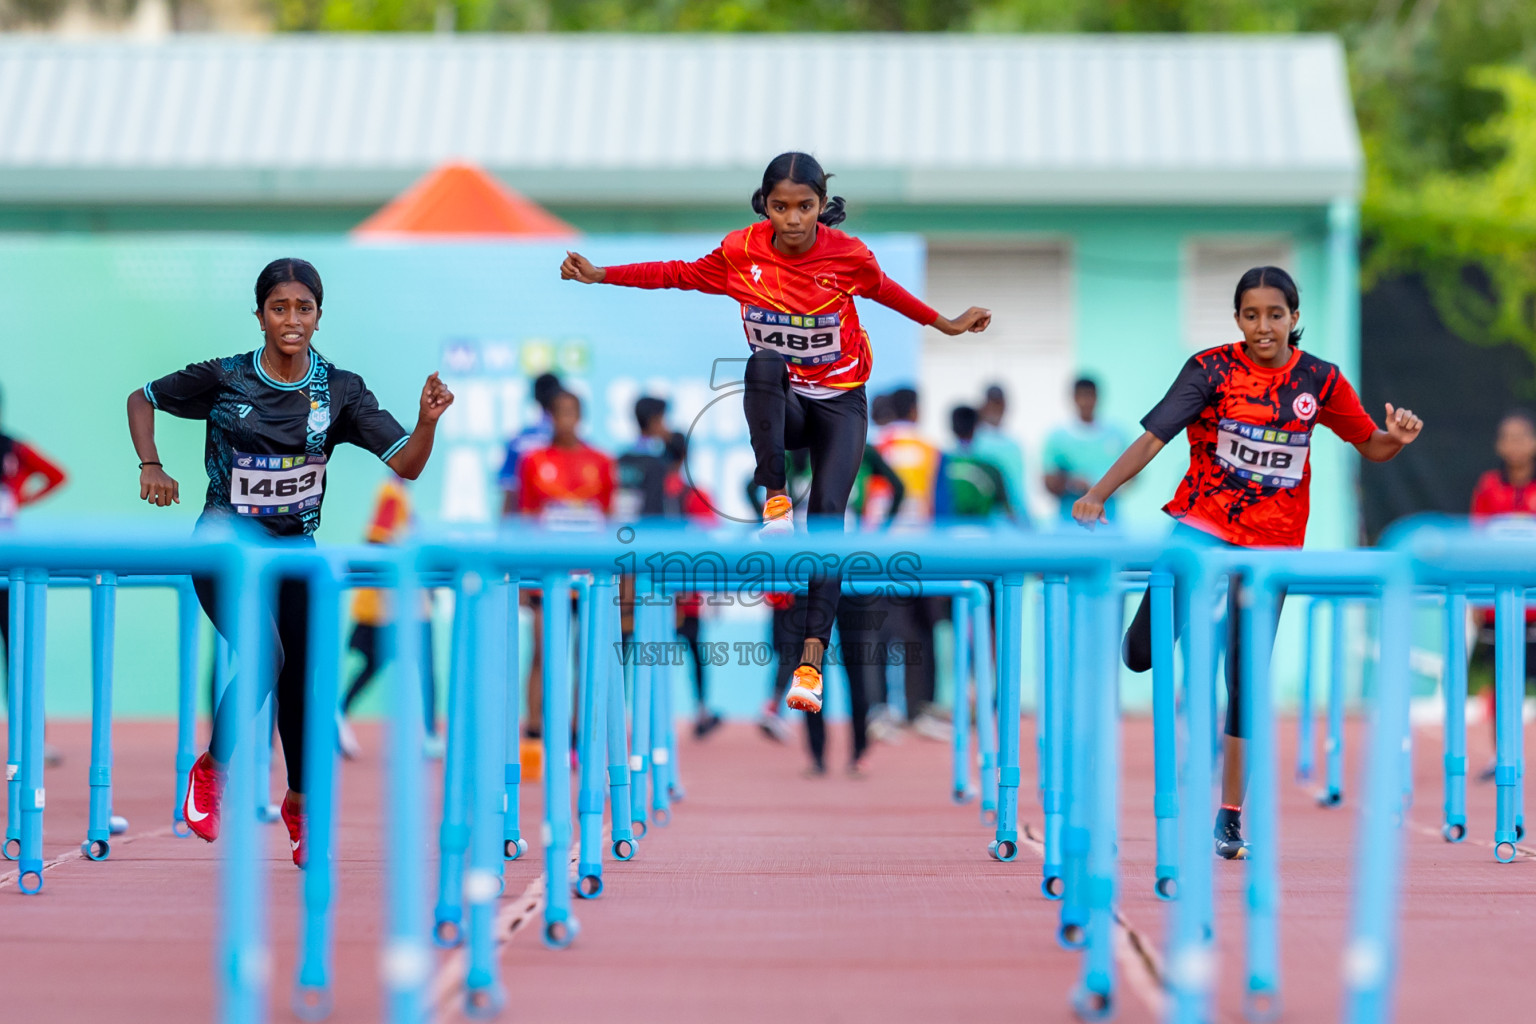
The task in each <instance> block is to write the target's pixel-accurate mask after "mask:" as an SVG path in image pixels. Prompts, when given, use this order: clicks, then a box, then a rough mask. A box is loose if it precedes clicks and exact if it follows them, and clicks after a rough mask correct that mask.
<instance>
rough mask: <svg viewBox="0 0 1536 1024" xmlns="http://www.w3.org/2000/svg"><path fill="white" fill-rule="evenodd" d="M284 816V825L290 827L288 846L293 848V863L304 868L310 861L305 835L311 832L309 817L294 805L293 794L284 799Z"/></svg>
mask: <svg viewBox="0 0 1536 1024" xmlns="http://www.w3.org/2000/svg"><path fill="white" fill-rule="evenodd" d="M282 814H283V824H284V825H287V826H288V845H289V846H290V847H292V848H293V863H294V864H295V865H297V866H298V867H301V868H302V867H304V865H305V862H306V861H308V860H309V851H308V850H307V849H305V843H304V837H305V833H307V832H308V831H309V815H307V814H305V813H304V812H303V811H301V810H299V808H297V807H295V806H294V805H293V794H292V793H289V794H288V795H287V796H286V797H284V798H283V811H282Z"/></svg>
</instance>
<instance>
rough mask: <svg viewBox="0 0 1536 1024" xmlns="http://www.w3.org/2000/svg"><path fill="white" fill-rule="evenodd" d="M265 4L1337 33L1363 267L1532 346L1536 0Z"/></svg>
mask: <svg viewBox="0 0 1536 1024" xmlns="http://www.w3.org/2000/svg"><path fill="white" fill-rule="evenodd" d="M50 2H54V0H0V4H5V3H12V4H14V3H27V4H39V3H50ZM97 2H100V0H97ZM269 2H271V3H273V4H274V5H275V6H274V14H275V18H276V21H277V24H278V26H279V27H280V28H286V29H299V30H324V31H417V32H419V31H427V30H430V29H433V28H434V27H436V28H445V27H452V28H454V29H456V30H458V31H629V32H816V31H826V32H845V31H866V32H868V31H877V32H886V31H889V32H1231V33H1245V32H1332V33H1337V34H1338V35H1339V36H1340V37H1341V38H1342V39H1343V40H1344V42H1345V45H1346V46H1347V47H1348V50H1349V55H1350V76H1351V83H1352V87H1353V90H1354V95H1355V106H1356V110H1357V112H1358V116H1359V119H1360V126H1361V132H1362V135H1363V138H1364V141H1365V147H1366V153H1367V156H1368V158H1369V167H1370V170H1369V176H1368V183H1367V191H1366V202H1365V207H1364V227H1365V231H1366V235H1367V240H1368V245H1369V258H1368V260H1367V263H1366V273H1367V275H1368V278H1369V276H1370V275H1380V274H1396V273H1405V272H1419V273H1423V274H1424V275H1425V279H1426V280H1427V281H1428V282H1429V283H1430V288H1431V291H1432V293H1433V294H1434V296H1435V300H1436V304H1437V306H1438V307H1439V309H1440V311H1441V312H1442V314H1443V315H1444V318H1445V320H1446V322H1447V323H1448V324H1449V325H1451V326H1452V327H1453V329H1455V330H1456V331H1457V332H1458V333H1460V334H1463V335H1464V336H1465V337H1467V338H1469V339H1471V340H1476V341H1485V342H1509V343H1514V344H1518V345H1520V346H1522V347H1523V348H1525V349H1526V350H1527V351H1528V352H1530V353H1531V356H1532V359H1533V360H1536V255H1533V254H1536V76H1533V74H1532V69H1536V0H269Z"/></svg>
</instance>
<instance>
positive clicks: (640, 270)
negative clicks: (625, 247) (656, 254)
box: [603, 249, 726, 295]
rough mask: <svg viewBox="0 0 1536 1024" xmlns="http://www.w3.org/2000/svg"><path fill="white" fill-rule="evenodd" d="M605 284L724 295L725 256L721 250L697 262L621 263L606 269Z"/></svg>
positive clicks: (604, 269)
mask: <svg viewBox="0 0 1536 1024" xmlns="http://www.w3.org/2000/svg"><path fill="white" fill-rule="evenodd" d="M603 271H604V277H603V283H604V284H615V285H621V286H623V287H625V288H682V289H684V290H686V291H691V292H707V293H708V294H710V295H724V294H726V289H725V274H726V265H725V253H724V252H722V251H721V250H719V249H716V250H715V251H714V252H712V253H710V254H709V255H708V256H705V257H704V258H703V259H699V260H694V261H693V262H692V263H690V262H688V261H687V260H665V261H663V262H660V263H621V264H619V265H617V266H613V267H604V268H603Z"/></svg>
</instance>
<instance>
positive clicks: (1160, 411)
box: [1141, 355, 1216, 444]
mask: <svg viewBox="0 0 1536 1024" xmlns="http://www.w3.org/2000/svg"><path fill="white" fill-rule="evenodd" d="M1215 395H1216V388H1215V386H1214V384H1213V383H1212V381H1211V375H1210V374H1209V373H1208V372H1207V371H1206V368H1205V367H1204V366H1203V365H1201V362H1200V357H1199V356H1198V355H1195V356H1190V357H1189V360H1188V362H1186V363H1185V364H1184V368H1183V369H1181V370H1180V371H1179V375H1178V376H1177V377H1175V378H1174V381H1173V386H1172V387H1170V388H1169V389H1168V393H1167V394H1166V395H1164V396H1163V400H1162V401H1161V402H1158V403H1157V404H1156V405H1154V406H1153V407H1152V411H1151V412H1149V413H1147V414H1146V415H1145V416H1143V417H1142V418H1141V425H1142V427H1143V428H1145V429H1146V431H1147V432H1148V433H1149V434H1151V435H1152V436H1153V437H1155V438H1157V439H1158V440H1159V441H1161V442H1163V443H1164V444H1167V443H1168V442H1169V441H1172V440H1173V439H1174V438H1176V437H1178V436H1179V434H1180V432H1182V431H1183V430H1184V428H1185V427H1187V426H1189V425H1190V424H1191V423H1193V422H1195V420H1197V419H1199V418H1200V413H1201V412H1202V411H1203V410H1204V409H1205V407H1206V406H1208V405H1210V404H1211V402H1212V400H1213V399H1214V398H1215Z"/></svg>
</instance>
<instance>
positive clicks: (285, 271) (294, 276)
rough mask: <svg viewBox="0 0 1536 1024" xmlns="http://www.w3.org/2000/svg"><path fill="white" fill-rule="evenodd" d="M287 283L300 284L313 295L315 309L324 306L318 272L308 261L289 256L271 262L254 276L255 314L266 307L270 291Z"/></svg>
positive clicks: (323, 291) (322, 289)
mask: <svg viewBox="0 0 1536 1024" xmlns="http://www.w3.org/2000/svg"><path fill="white" fill-rule="evenodd" d="M289 281H293V282H295V283H297V284H301V285H303V286H304V287H306V288H308V289H309V290H310V291H311V292H312V293H314V296H315V305H316V306H317V307H319V306H323V305H324V304H325V288H324V287H322V286H321V284H320V271H318V270H316V269H315V265H314V264H313V263H311V262H309V261H308V260H301V259H295V258H293V257H291V256H290V257H285V258H284V259H280V260H273V261H272V262H271V263H268V264H267V265H266V266H265V267H263V268H262V270H261V273H260V274H258V275H257V276H256V312H257V313H260V312H261V310H262V308H263V307H264V306H266V304H267V296H268V295H271V294H272V289H274V288H276V287H277V286H278V285H280V284H287V283H288V282H289Z"/></svg>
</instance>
